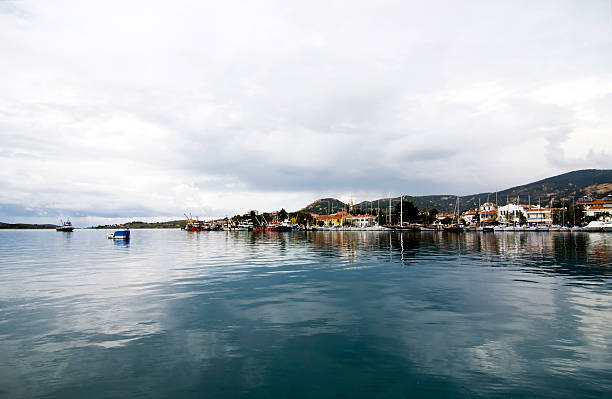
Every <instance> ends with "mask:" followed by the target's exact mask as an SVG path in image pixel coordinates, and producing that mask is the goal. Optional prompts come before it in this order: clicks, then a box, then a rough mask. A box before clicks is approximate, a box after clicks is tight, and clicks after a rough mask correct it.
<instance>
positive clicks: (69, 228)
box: [55, 219, 74, 233]
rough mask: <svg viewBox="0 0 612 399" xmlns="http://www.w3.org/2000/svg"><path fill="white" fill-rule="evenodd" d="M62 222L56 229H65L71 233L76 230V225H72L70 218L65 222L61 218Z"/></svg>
mask: <svg viewBox="0 0 612 399" xmlns="http://www.w3.org/2000/svg"><path fill="white" fill-rule="evenodd" d="M60 223H61V225H60V226H57V227H56V228H55V231H65V232H68V233H69V232H71V231H73V230H74V226H72V223H71V222H70V219H68V220H66V221H65V222H64V221H63V220H60Z"/></svg>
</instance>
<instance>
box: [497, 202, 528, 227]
mask: <svg viewBox="0 0 612 399" xmlns="http://www.w3.org/2000/svg"><path fill="white" fill-rule="evenodd" d="M525 208H527V207H525V206H523V205H517V204H506V205H504V206H500V207H499V208H497V218H498V220H499V222H500V223H512V224H515V223H516V224H518V223H520V222H521V215H523V217H524V218H525V219H528V217H527V211H526V210H525Z"/></svg>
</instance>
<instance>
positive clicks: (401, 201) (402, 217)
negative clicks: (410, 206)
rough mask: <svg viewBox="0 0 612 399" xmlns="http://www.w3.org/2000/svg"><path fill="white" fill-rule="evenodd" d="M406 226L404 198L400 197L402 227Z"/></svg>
mask: <svg viewBox="0 0 612 399" xmlns="http://www.w3.org/2000/svg"><path fill="white" fill-rule="evenodd" d="M403 225H404V196H403V195H401V196H400V226H403Z"/></svg>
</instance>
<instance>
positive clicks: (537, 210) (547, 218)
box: [527, 205, 552, 226]
mask: <svg viewBox="0 0 612 399" xmlns="http://www.w3.org/2000/svg"><path fill="white" fill-rule="evenodd" d="M527 223H528V224H529V225H530V226H531V225H551V224H552V211H551V210H550V209H549V208H543V207H541V206H536V205H532V206H531V208H529V207H527Z"/></svg>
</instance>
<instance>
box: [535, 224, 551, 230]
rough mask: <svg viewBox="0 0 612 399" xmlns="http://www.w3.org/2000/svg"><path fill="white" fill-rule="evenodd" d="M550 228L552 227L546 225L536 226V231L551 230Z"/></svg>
mask: <svg viewBox="0 0 612 399" xmlns="http://www.w3.org/2000/svg"><path fill="white" fill-rule="evenodd" d="M549 230H550V227H548V226H546V225H540V226H536V231H549Z"/></svg>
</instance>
